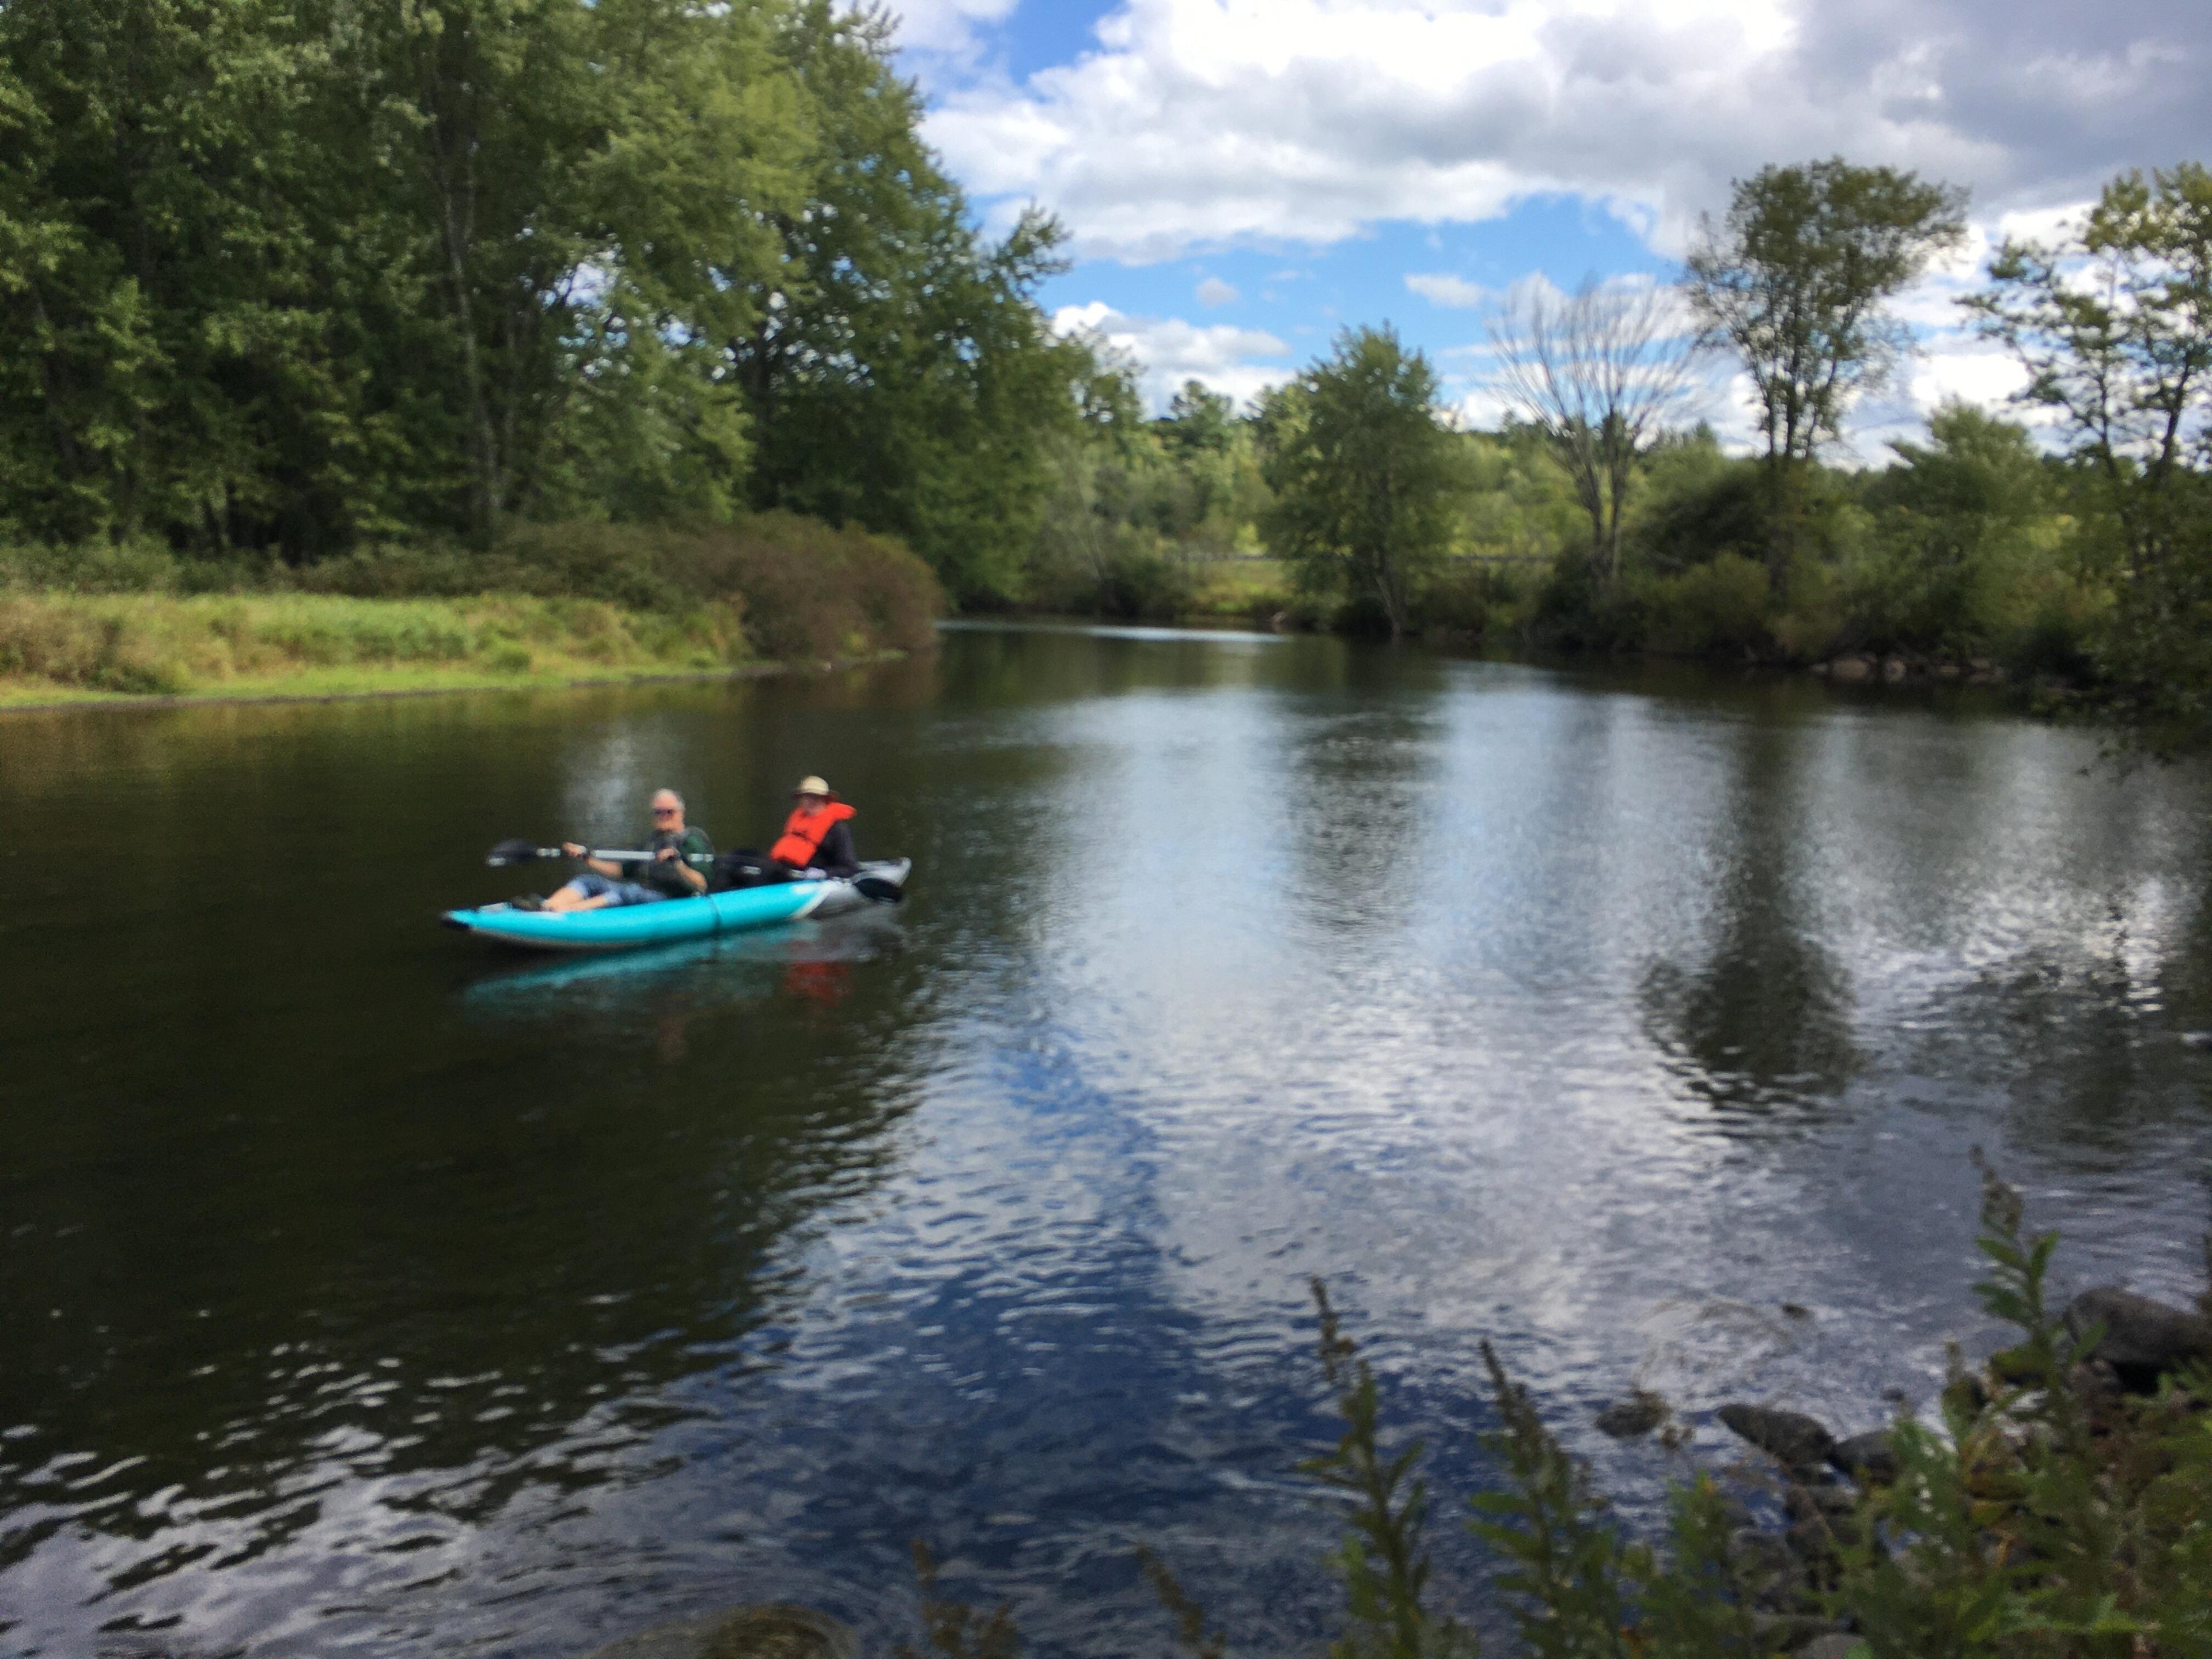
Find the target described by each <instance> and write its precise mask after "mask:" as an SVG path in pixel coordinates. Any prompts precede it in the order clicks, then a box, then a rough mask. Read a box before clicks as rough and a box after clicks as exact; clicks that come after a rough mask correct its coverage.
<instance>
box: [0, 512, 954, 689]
mask: <svg viewBox="0 0 2212 1659" xmlns="http://www.w3.org/2000/svg"><path fill="white" fill-rule="evenodd" d="M942 609H943V596H942V593H941V592H939V589H938V587H937V585H936V582H935V580H934V579H933V577H932V576H931V575H930V574H929V572H928V570H927V568H926V567H925V566H924V565H923V564H922V563H921V561H920V560H918V559H917V558H915V556H914V555H913V554H912V553H911V552H909V551H908V550H907V549H905V548H904V547H902V546H901V545H900V544H897V543H896V542H892V541H890V540H887V539H885V538H877V537H872V536H869V535H866V533H864V532H858V531H852V530H838V529H834V528H832V527H830V526H824V525H822V524H818V523H816V522H814V521H811V520H803V519H798V518H794V517H791V516H789V515H782V514H770V515H762V516H760V517H757V518H753V519H749V520H743V521H739V522H737V523H733V524H729V525H722V526H702V527H677V526H650V527H648V526H610V525H570V526H531V527H528V528H526V529H525V530H522V531H520V532H517V533H515V534H513V535H511V536H510V537H508V538H507V539H506V540H504V541H503V542H502V543H501V544H500V545H499V546H498V547H497V548H495V549H494V550H491V551H489V552H485V553H472V552H469V551H465V550H455V549H436V548H430V549H423V548H385V549H379V550H370V551H367V552H363V553H359V554H354V555H349V556H345V557H343V558H339V559H335V560H331V561H328V562H324V563H321V564H318V565H312V566H307V567H304V568H285V567H281V566H280V567H256V566H252V565H248V564H246V563H243V562H232V563H228V564H225V563H220V562H209V561H194V560H183V559H179V558H178V557H176V556H173V555H172V554H169V553H168V552H167V551H166V550H161V549H149V548H146V547H143V546H131V545H128V544H126V545H124V546H121V547H103V548H96V549H90V550H30V551H25V550H15V551H13V552H10V551H8V550H0V708H29V707H46V706H51V705H53V704H57V703H70V704H81V703H118V704H120V703H131V702H180V701H181V702H201V701H221V702H229V701H239V700H254V701H263V700H270V699H327V698H334V697H357V696H396V695H410V694H423V693H429V692H435V691H457V690H489V689H498V688H530V687H548V686H566V685H583V684H605V683H623V682H629V681H636V680H652V679H671V678H716V677H720V676H725V675H730V674H738V673H763V672H775V671H780V670H781V669H784V668H786V667H789V666H793V665H811V664H820V663H824V662H829V663H838V662H844V663H850V662H860V661H869V660H873V659H878V658H881V657H884V656H886V655H891V654H897V653H907V652H912V651H918V650H926V649H927V648H929V647H930V646H931V645H932V644H933V641H934V632H933V630H934V625H935V622H936V618H937V617H938V615H939V612H940V611H941V610H942Z"/></svg>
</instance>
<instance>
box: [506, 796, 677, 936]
mask: <svg viewBox="0 0 2212 1659" xmlns="http://www.w3.org/2000/svg"><path fill="white" fill-rule="evenodd" d="M646 845H647V847H648V848H651V849H652V853H653V858H652V860H651V861H650V862H646V861H641V860H629V861H628V862H626V863H622V864H617V862H615V860H612V859H595V858H589V857H586V849H585V848H582V847H581V846H580V845H578V844H577V843H576V842H573V841H569V842H562V843H561V850H562V852H564V853H566V854H568V856H569V857H570V858H572V859H583V860H584V863H585V866H586V869H585V872H584V873H583V874H582V875H580V876H578V877H577V878H575V879H574V881H571V882H570V883H569V884H568V885H567V886H565V887H563V888H562V889H561V890H560V891H559V892H557V893H553V894H550V895H549V896H546V897H544V898H543V899H538V898H533V897H532V896H529V895H527V894H526V895H525V896H523V897H521V898H519V899H516V900H515V901H514V903H515V906H516V908H519V909H523V910H553V911H562V910H605V909H608V908H611V907H612V906H614V905H617V904H653V903H656V902H659V900H661V899H668V898H690V897H691V896H694V895H695V894H699V893H703V892H705V891H706V890H707V866H708V865H710V864H712V863H713V862H714V842H711V841H709V840H708V838H707V832H706V831H705V830H704V829H690V828H689V827H687V826H686V825H685V823H684V797H683V796H681V795H679V794H678V793H676V792H675V791H674V790H673V789H663V790H660V791H659V793H656V794H655V795H654V796H653V836H652V839H651V840H649V841H648V842H646Z"/></svg>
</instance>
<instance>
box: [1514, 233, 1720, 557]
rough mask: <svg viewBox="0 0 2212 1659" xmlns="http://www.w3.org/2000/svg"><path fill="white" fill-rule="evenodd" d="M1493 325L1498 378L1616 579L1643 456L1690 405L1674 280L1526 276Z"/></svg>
mask: <svg viewBox="0 0 2212 1659" xmlns="http://www.w3.org/2000/svg"><path fill="white" fill-rule="evenodd" d="M1489 332H1490V338H1491V343H1492V346H1493V347H1494V348H1495V349H1496V351H1497V354H1498V387H1499V389H1500V390H1501V391H1502V392H1504V394H1505V397H1506V398H1507V400H1508V401H1509V402H1510V403H1511V404H1513V405H1514V407H1515V409H1516V411H1517V412H1518V413H1519V414H1520V416H1522V419H1524V420H1526V421H1527V422H1528V423H1529V424H1530V425H1531V426H1533V427H1534V428H1536V430H1537V431H1539V432H1541V434H1543V435H1544V440H1545V442H1546V443H1547V445H1548V446H1549V447H1550V448H1551V451H1552V453H1553V455H1554V456H1555V457H1557V458H1558V459H1559V465H1561V466H1563V467H1564V468H1565V469H1566V472H1567V476H1568V477H1570V478H1571V479H1572V480H1573V481H1574V488H1575V498H1576V499H1577V501H1579V502H1581V504H1582V508H1583V512H1584V513H1587V514H1589V526H1590V545H1589V562H1590V574H1591V575H1592V577H1593V578H1594V579H1595V581H1596V583H1597V585H1598V586H1600V587H1601V588H1602V587H1607V586H1611V585H1612V583H1613V579H1614V578H1615V577H1616V576H1618V575H1619V574H1620V526H1621V516H1622V513H1624V511H1625V510H1626V507H1627V504H1628V498H1629V495H1630V493H1631V491H1632V489H1633V488H1634V486H1635V482H1636V476H1637V466H1638V462H1639V461H1640V460H1641V459H1643V456H1644V453H1645V452H1646V451H1647V450H1648V449H1649V448H1650V446H1651V444H1652V442H1653V441H1655V440H1656V439H1657V438H1658V437H1659V436H1661V435H1662V434H1663V433H1664V432H1665V431H1666V430H1667V429H1668V428H1669V427H1670V426H1672V425H1673V424H1674V423H1675V422H1677V421H1678V420H1679V419H1680V417H1681V416H1682V415H1683V414H1684V413H1685V412H1686V410H1687V408H1688V406H1689V400H1690V394H1691V392H1692V381H1691V366H1692V358H1693V356H1694V353H1693V350H1692V347H1693V345H1694V343H1695V335H1696V332H1697V329H1696V325H1695V324H1694V323H1693V322H1692V321H1691V319H1689V317H1688V315H1687V313H1686V307H1684V305H1683V304H1682V301H1681V296H1680V294H1679V293H1678V292H1677V291H1676V290H1675V289H1673V288H1670V287H1666V286H1663V285H1659V284H1655V283H1643V282H1636V283H1601V282H1600V281H1599V280H1598V279H1597V278H1596V277H1595V276H1593V277H1591V278H1589V280H1588V281H1586V282H1584V283H1583V285H1582V287H1581V288H1580V289H1577V290H1576V292H1575V293H1574V294H1573V295H1559V294H1557V293H1556V292H1554V291H1553V290H1552V289H1550V288H1549V286H1548V285H1547V284H1543V283H1522V284H1520V285H1518V286H1517V287H1516V289H1514V291H1513V292H1512V293H1511V294H1510V295H1508V296H1507V298H1506V301H1505V302H1504V305H1503V306H1501V307H1499V308H1498V312H1497V313H1496V314H1495V315H1494V316H1493V317H1492V319H1491V321H1490V325H1489Z"/></svg>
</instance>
